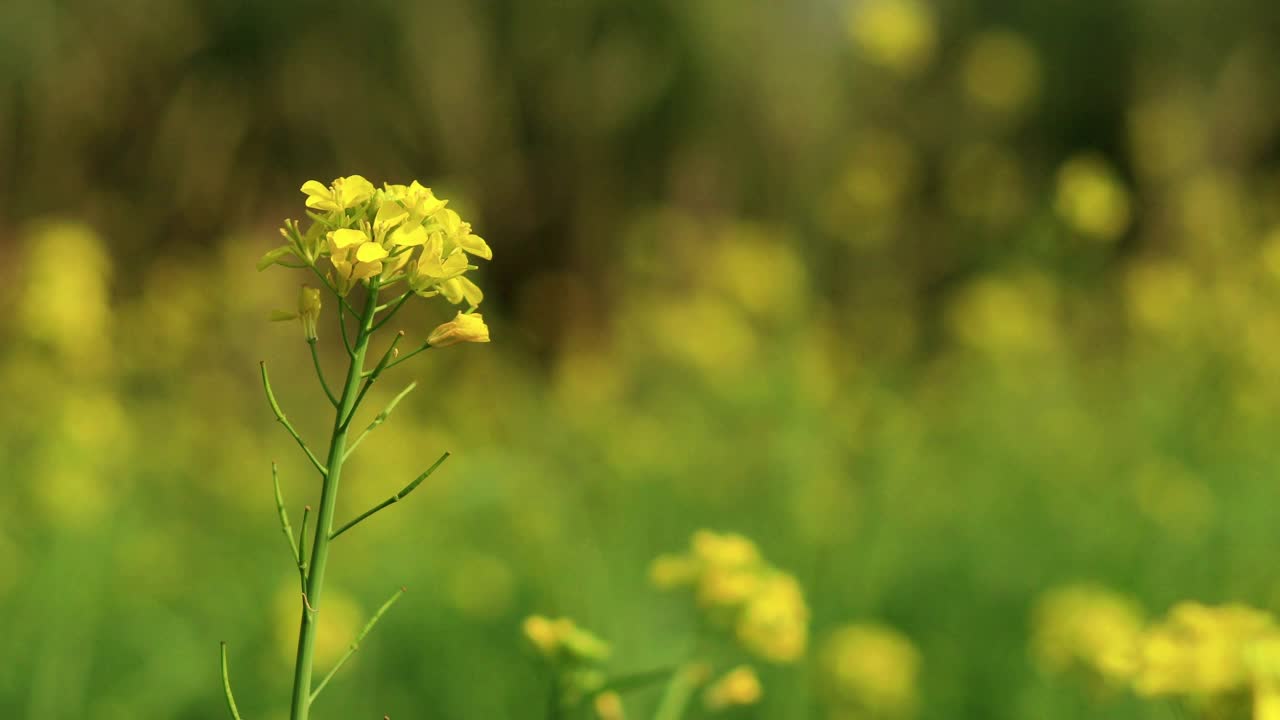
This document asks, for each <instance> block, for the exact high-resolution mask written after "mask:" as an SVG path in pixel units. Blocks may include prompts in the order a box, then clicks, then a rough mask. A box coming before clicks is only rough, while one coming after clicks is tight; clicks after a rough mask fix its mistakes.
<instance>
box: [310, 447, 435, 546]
mask: <svg viewBox="0 0 1280 720" xmlns="http://www.w3.org/2000/svg"><path fill="white" fill-rule="evenodd" d="M448 459H449V453H448V451H446V452H445V453H444V454H443V455H441V456H440V459H439V460H436V461H435V463H434V464H432V465H431V467H429V468H427V470H426V472H424V473H422V474H421V475H419V476H418V477H416V478H414V479H413V482H411V483H409V484H408V485H405V486H404V489H402V490H401V491H400V492H398V493H396V494H395V495H392V496H391V497H389V498H387V499H386V500H383V501H382V502H380V503H378V504H377V505H375V506H374V507H373V508H371V509H369V510H366V511H365V512H363V513H361V514H360V516H359V517H357V518H356V519H355V520H352V521H351V522H349V523H347V524H346V525H343V526H342V527H340V528H338V529H337V530H334V531H333V533H332V534H331V535H329V539H330V540H333V539H335V538H337V537H338V536H339V535H341V534H342V533H344V532H346V531H348V530H350V529H351V528H353V527H355V526H356V525H359V524H360V523H361V521H363V520H364V519H365V518H367V517H369V516H370V515H372V514H374V513H376V512H378V511H379V510H381V509H383V508H385V507H387V506H389V505H395V504H396V503H398V502H400V501H401V500H403V499H404V498H405V496H407V495H408V494H409V493H411V492H413V491H414V488H416V487H418V486H419V485H421V484H422V481H423V480H426V479H427V478H429V477H431V473H433V472H435V471H436V468H438V467H440V466H441V465H443V464H444V461H445V460H448Z"/></svg>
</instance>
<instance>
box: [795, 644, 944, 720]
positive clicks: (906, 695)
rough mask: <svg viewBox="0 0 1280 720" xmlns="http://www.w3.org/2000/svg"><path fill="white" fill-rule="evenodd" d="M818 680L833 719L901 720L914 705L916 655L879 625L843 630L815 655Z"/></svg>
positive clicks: (911, 648) (915, 651) (917, 665)
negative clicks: (868, 719) (817, 655)
mask: <svg viewBox="0 0 1280 720" xmlns="http://www.w3.org/2000/svg"><path fill="white" fill-rule="evenodd" d="M818 662H819V666H818V667H819V678H820V682H821V690H822V694H823V697H824V699H825V701H826V704H827V708H828V710H829V714H830V716H831V717H833V718H837V717H840V718H843V717H868V718H901V717H907V716H909V715H911V714H912V713H913V712H914V711H915V709H916V706H917V704H918V689H917V683H918V680H917V677H918V675H919V673H920V652H919V651H918V650H917V649H916V647H915V645H914V644H913V643H912V642H911V641H910V640H909V639H908V638H907V637H906V636H905V635H903V634H902V633H900V632H898V631H897V630H894V629H893V628H889V627H885V626H882V625H872V624H857V625H845V626H843V627H840V628H838V629H837V630H835V631H834V632H832V633H831V634H830V635H829V636H828V637H827V638H826V640H825V641H824V642H823V643H822V649H821V651H820V653H819V659H818Z"/></svg>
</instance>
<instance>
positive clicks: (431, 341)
mask: <svg viewBox="0 0 1280 720" xmlns="http://www.w3.org/2000/svg"><path fill="white" fill-rule="evenodd" d="M464 342H474V343H487V342H489V326H488V325H485V324H484V318H483V317H481V316H480V313H469V314H468V313H461V312H459V313H458V314H457V316H455V317H454V318H453V319H452V320H450V321H449V322H446V323H441V324H440V325H439V326H437V327H436V329H435V330H432V331H431V334H430V335H429V336H427V344H428V345H430V346H431V347H449V346H450V345H457V344H458V343H464Z"/></svg>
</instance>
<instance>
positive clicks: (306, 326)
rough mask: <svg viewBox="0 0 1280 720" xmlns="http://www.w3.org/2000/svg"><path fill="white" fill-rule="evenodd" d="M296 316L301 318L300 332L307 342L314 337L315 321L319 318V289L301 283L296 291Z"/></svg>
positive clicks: (312, 340) (313, 339)
mask: <svg viewBox="0 0 1280 720" xmlns="http://www.w3.org/2000/svg"><path fill="white" fill-rule="evenodd" d="M298 318H299V319H301V320H302V334H303V336H305V337H306V339H307V342H314V341H315V339H316V321H318V320H319V319H320V291H319V290H318V289H316V288H313V287H311V286H310V285H303V286H302V290H301V291H299V292H298Z"/></svg>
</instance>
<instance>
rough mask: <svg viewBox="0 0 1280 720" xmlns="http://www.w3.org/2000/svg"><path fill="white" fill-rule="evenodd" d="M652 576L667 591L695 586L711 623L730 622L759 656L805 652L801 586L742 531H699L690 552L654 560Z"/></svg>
mask: <svg viewBox="0 0 1280 720" xmlns="http://www.w3.org/2000/svg"><path fill="white" fill-rule="evenodd" d="M650 578H651V580H652V581H653V583H654V584H655V585H657V586H658V587H660V588H663V589H671V588H676V587H681V586H692V587H693V588H694V596H695V598H696V601H697V604H698V606H699V607H700V608H701V609H702V610H703V611H704V612H705V613H706V614H707V616H708V617H709V618H710V619H711V620H712V622H713V623H715V624H720V625H728V626H731V627H732V628H733V632H734V635H735V636H736V638H737V640H738V642H739V643H740V644H741V645H742V647H743V648H745V649H746V650H747V651H748V652H750V653H752V654H754V655H756V656H757V657H760V658H763V659H765V660H768V661H770V662H777V663H789V662H794V661H795V660H797V659H799V658H800V656H801V655H803V654H804V652H805V647H806V646H807V644H808V635H809V609H808V606H807V605H806V604H805V600H804V593H803V592H802V591H801V589H800V584H799V583H798V582H796V579H795V578H794V577H792V576H791V575H789V574H787V573H785V572H782V571H781V570H778V569H777V568H775V567H773V566H772V565H770V564H768V563H767V562H765V560H764V558H762V557H761V555H760V552H759V550H757V549H756V546H755V544H754V543H752V542H751V541H750V540H748V539H747V538H744V537H742V536H741V535H735V534H732V533H729V534H718V533H714V532H710V531H708V530H700V531H698V532H697V533H695V534H694V536H693V540H692V542H691V543H690V550H689V552H688V553H684V554H679V555H662V556H660V557H658V558H657V559H656V560H654V561H653V564H652V565H651V566H650Z"/></svg>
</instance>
